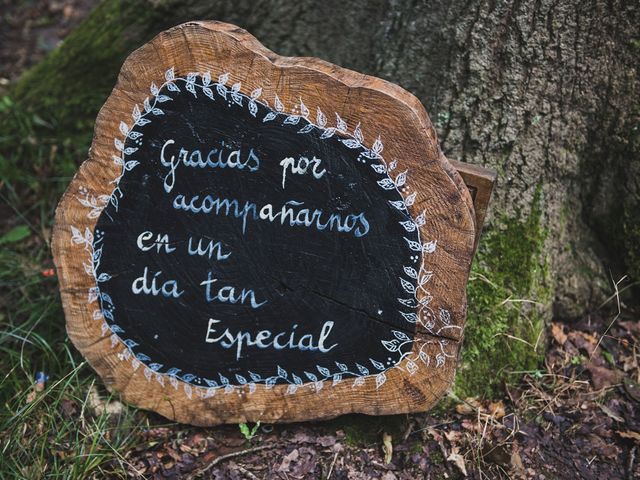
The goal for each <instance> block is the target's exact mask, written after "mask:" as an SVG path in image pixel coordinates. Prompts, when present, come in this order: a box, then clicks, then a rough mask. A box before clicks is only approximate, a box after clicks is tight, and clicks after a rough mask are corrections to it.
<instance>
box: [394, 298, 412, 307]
mask: <svg viewBox="0 0 640 480" xmlns="http://www.w3.org/2000/svg"><path fill="white" fill-rule="evenodd" d="M398 302H400V303H401V304H402V305H404V306H405V307H409V308H415V307H416V301H415V300H414V299H413V298H399V299H398Z"/></svg>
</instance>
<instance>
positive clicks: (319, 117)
mask: <svg viewBox="0 0 640 480" xmlns="http://www.w3.org/2000/svg"><path fill="white" fill-rule="evenodd" d="M316 123H317V124H318V126H319V127H322V128H324V127H325V125H326V124H327V117H325V115H324V113H322V110H320V107H318V108H317V111H316Z"/></svg>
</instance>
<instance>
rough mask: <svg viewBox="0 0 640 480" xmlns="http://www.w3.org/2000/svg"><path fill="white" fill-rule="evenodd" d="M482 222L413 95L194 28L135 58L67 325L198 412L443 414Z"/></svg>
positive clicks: (106, 376)
mask: <svg viewBox="0 0 640 480" xmlns="http://www.w3.org/2000/svg"><path fill="white" fill-rule="evenodd" d="M474 215H475V213H474V208H473V204H472V200H471V197H470V195H469V192H468V190H467V188H466V187H465V185H464V183H463V182H462V180H461V178H460V176H459V175H458V173H457V171H456V169H455V168H453V167H452V166H451V165H450V164H449V162H448V161H447V159H446V158H445V157H444V156H443V155H442V153H441V152H440V149H439V147H438V144H437V139H436V135H435V131H434V129H433V127H432V125H431V123H430V121H429V119H428V117H427V114H426V112H425V111H424V108H423V107H422V105H421V104H420V102H419V101H418V100H417V99H416V98H415V97H413V96H412V95H411V94H409V93H408V92H406V91H404V90H403V89H401V88H400V87H398V86H395V85H392V84H390V83H388V82H385V81H383V80H380V79H377V78H373V77H368V76H365V75H361V74H358V73H355V72H352V71H349V70H346V69H343V68H340V67H337V66H335V65H331V64H329V63H326V62H323V61H320V60H317V59H312V58H304V59H303V58H285V57H280V56H278V55H276V54H274V53H272V52H271V51H269V50H267V49H266V48H265V47H263V46H262V45H261V44H260V43H259V42H258V41H257V40H256V39H254V38H253V37H252V36H251V35H249V34H248V33H246V32H245V31H243V30H241V29H239V28H237V27H235V26H232V25H228V24H222V23H217V22H192V23H187V24H183V25H180V26H178V27H175V28H173V29H171V30H168V31H166V32H164V33H162V34H160V35H158V36H157V37H156V38H155V39H154V40H152V41H151V42H150V43H148V44H146V45H144V46H142V47H141V48H140V49H138V50H137V51H135V52H134V53H132V54H131V55H130V57H129V58H128V59H127V60H126V62H125V64H124V66H123V67H122V70H121V72H120V76H119V78H118V82H117V84H116V86H115V88H114V90H113V92H112V93H111V95H110V97H109V98H108V100H107V102H106V103H105V105H104V106H103V108H102V109H101V111H100V113H99V115H98V118H97V121H96V127H95V136H94V139H93V144H92V146H91V150H90V153H89V158H88V160H87V161H86V162H84V163H83V164H82V166H81V167H80V169H79V171H78V173H77V174H76V176H75V178H74V179H73V181H72V182H71V184H70V186H69V188H68V190H67V192H66V193H65V195H64V197H63V199H62V201H61V202H60V205H59V206H58V210H57V213H56V225H55V231H54V241H53V253H54V258H55V262H56V266H57V269H58V274H59V278H60V289H61V294H62V301H63V304H64V310H65V315H66V321H67V331H68V333H69V336H70V338H71V339H72V341H73V343H74V344H75V346H76V347H77V348H78V349H79V350H80V352H81V353H82V354H83V355H84V356H85V357H86V359H87V360H88V362H89V363H90V364H91V365H92V367H93V368H94V369H95V370H96V371H97V372H98V374H99V375H100V376H101V377H102V379H103V380H104V382H105V383H106V384H107V386H108V387H109V388H112V389H114V390H116V391H118V392H120V393H121V394H122V396H123V398H124V399H125V400H126V401H128V402H131V403H133V404H135V405H137V406H139V407H141V408H145V409H149V410H154V411H156V412H158V413H160V414H162V415H164V416H165V417H167V418H170V419H175V420H178V421H180V422H184V423H191V424H196V425H212V424H218V423H231V422H243V421H258V420H260V421H262V422H275V421H295V420H305V419H317V418H327V417H334V416H337V415H340V414H344V413H350V412H360V413H366V414H389V413H404V412H413V411H424V410H426V409H428V408H429V407H431V406H432V405H433V404H434V403H435V402H436V401H437V400H438V399H439V398H440V397H441V396H442V395H443V394H444V392H445V391H446V390H447V388H448V387H449V386H450V384H451V382H452V380H453V375H454V372H455V367H456V361H457V354H458V350H459V346H460V342H461V340H462V333H463V327H464V322H465V316H466V296H465V288H466V283H467V279H468V275H469V269H470V264H471V259H472V256H473V251H474V240H475V235H476V232H475V230H476V222H475V217H474Z"/></svg>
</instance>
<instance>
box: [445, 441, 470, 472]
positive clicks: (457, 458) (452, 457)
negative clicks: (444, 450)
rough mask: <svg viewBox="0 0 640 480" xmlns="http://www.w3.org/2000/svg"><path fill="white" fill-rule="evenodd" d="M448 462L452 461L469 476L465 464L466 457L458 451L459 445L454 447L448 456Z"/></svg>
mask: <svg viewBox="0 0 640 480" xmlns="http://www.w3.org/2000/svg"><path fill="white" fill-rule="evenodd" d="M447 461H448V462H452V463H453V464H454V465H455V466H456V467H458V469H459V470H460V471H461V472H462V474H463V475H464V476H465V477H466V476H467V466H466V465H465V464H464V457H463V456H462V455H460V454H459V453H458V447H453V448H452V449H451V453H450V454H449V456H448V457H447Z"/></svg>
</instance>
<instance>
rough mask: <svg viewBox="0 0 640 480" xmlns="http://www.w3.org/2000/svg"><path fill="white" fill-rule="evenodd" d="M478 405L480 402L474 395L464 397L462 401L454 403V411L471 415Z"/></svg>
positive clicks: (477, 408) (478, 407)
mask: <svg viewBox="0 0 640 480" xmlns="http://www.w3.org/2000/svg"><path fill="white" fill-rule="evenodd" d="M480 407H481V405H480V402H479V401H478V399H477V398H476V397H468V398H465V399H464V402H462V403H459V404H458V405H456V412H458V413H459V414H460V415H473V414H475V413H476V412H477V411H478V410H479V409H480Z"/></svg>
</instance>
